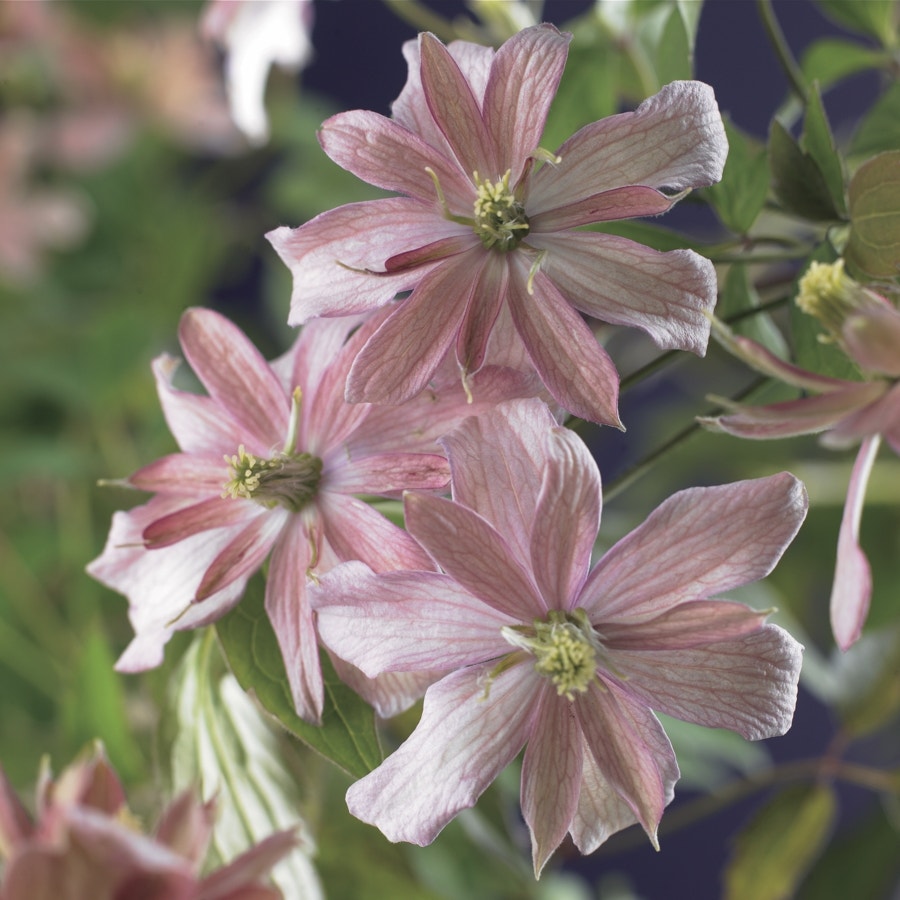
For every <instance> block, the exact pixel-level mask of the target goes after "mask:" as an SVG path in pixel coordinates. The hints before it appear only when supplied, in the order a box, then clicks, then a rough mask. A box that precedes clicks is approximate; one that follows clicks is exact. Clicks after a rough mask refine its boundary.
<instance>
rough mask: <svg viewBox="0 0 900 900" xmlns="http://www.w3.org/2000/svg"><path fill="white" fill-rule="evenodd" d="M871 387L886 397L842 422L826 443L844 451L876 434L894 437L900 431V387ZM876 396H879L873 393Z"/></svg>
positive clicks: (883, 383) (878, 384)
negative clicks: (844, 447)
mask: <svg viewBox="0 0 900 900" xmlns="http://www.w3.org/2000/svg"><path fill="white" fill-rule="evenodd" d="M867 384H868V385H869V386H871V387H872V388H873V389H874V388H876V387H881V388H882V389H883V390H884V391H885V393H884V394H883V395H882V396H880V397H877V399H875V400H874V401H873V402H872V403H870V404H869V405H861V406H860V407H859V408H858V409H856V410H855V411H854V412H852V413H850V415H848V416H847V418H845V419H842V420H841V421H840V422H838V423H837V424H836V425H835V426H834V428H832V429H831V431H830V432H829V433H828V434H826V435H823V436H822V443H824V444H828V445H830V446H834V447H841V446H846V445H847V444H848V443H855V442H856V441H857V440H859V438H867V437H870V436H871V435H873V434H891V433H892V432H895V431H896V430H897V429H900V383H896V384H893V385H891V384H890V383H889V382H887V381H880V380H879V381H872V382H868V383H867ZM873 393H876V392H875V391H874V390H873ZM860 394H862V392H860Z"/></svg>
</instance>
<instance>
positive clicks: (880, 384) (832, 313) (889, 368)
mask: <svg viewBox="0 0 900 900" xmlns="http://www.w3.org/2000/svg"><path fill="white" fill-rule="evenodd" d="M798 302H799V303H801V305H803V306H804V308H805V309H806V311H808V312H810V313H812V314H813V315H815V316H816V317H817V318H819V319H820V320H821V321H822V322H823V324H824V325H825V327H826V328H827V329H828V331H829V333H830V338H829V339H830V340H833V341H835V342H837V343H838V344H839V345H840V346H841V348H842V349H843V350H844V351H845V352H846V353H847V355H848V356H849V357H850V358H851V359H852V360H853V361H854V362H855V363H857V364H858V365H859V367H860V368H861V369H862V371H863V373H864V374H865V376H866V380H864V381H848V380H845V379H841V378H828V377H826V376H823V375H817V374H815V373H814V372H807V371H804V370H803V369H799V368H797V367H796V366H792V365H790V364H789V363H786V362H784V360H781V359H779V358H778V357H777V356H774V355H773V354H772V353H770V352H769V351H768V350H766V349H765V347H763V346H761V345H760V344H757V343H756V342H755V341H752V340H750V339H749V338H744V337H739V336H737V335H734V334H732V333H731V332H730V331H729V330H728V329H727V328H726V327H725V326H724V325H722V324H721V323H716V335H717V337H718V338H719V340H720V341H721V342H722V343H723V344H724V345H725V346H726V347H727V348H728V349H730V350H731V351H732V352H733V353H734V354H735V355H737V356H739V357H740V358H741V359H743V360H744V361H745V362H747V363H748V364H749V365H751V366H753V367H754V368H755V369H757V370H758V371H760V372H762V373H763V374H765V375H770V376H772V377H773V378H777V379H779V380H780V381H783V382H785V383H786V384H790V385H793V386H795V387H798V388H801V389H802V390H804V391H809V392H811V394H812V396H804V397H801V398H800V399H798V400H788V401H785V402H782V403H772V404H769V405H767V406H738V405H735V404H732V403H728V402H727V401H721V400H720V402H722V403H723V405H726V406H728V407H731V409H730V411H729V412H728V413H727V414H726V415H723V416H716V417H714V418H706V419H701V421H702V422H703V424H704V425H706V426H707V427H709V428H711V429H713V430H718V431H725V432H727V433H728V434H733V435H737V436H738V437H744V438H756V439H769V438H780V437H793V436H795V435H798V434H811V433H814V432H824V434H823V436H822V443H823V444H826V445H827V446H830V447H846V446H849V445H851V444H855V443H857V442H858V441H861V442H862V443H861V445H860V449H859V453H858V455H857V457H856V462H855V464H854V466H853V472H852V474H851V476H850V484H849V488H848V491H847V501H846V503H845V504H844V515H843V519H842V520H841V529H840V534H839V537H838V546H837V561H836V565H835V572H834V583H833V585H832V590H831V601H830V609H831V626H832V630H833V632H834V638H835V641H836V642H837V644H838V646H839V647H840V648H841V649H842V650H846V649H848V648H849V647H850V646H852V645H853V644H854V643H855V642H856V641H857V640H858V639H859V636H860V634H861V633H862V627H863V625H864V623H865V621H866V616H867V615H868V612H869V603H870V600H871V596H872V572H871V568H870V566H869V562H868V560H867V559H866V555H865V554H864V553H863V551H862V549H861V548H860V546H859V523H860V518H861V516H862V508H863V504H864V501H865V492H866V485H867V483H868V479H869V473H870V472H871V470H872V465H873V463H874V461H875V456H876V454H877V452H878V447H879V444H880V442H881V438H882V437H883V438H884V439H885V441H886V442H887V443H888V445H889V446H890V447H891V448H892V449H893V450H894V452H895V453H898V454H900V383H898V376H900V312H898V311H897V309H896V308H895V307H894V306H893V305H892V304H891V303H890V302H889V301H887V300H886V299H885V298H884V297H882V296H881V295H879V294H876V293H875V292H874V291H871V290H869V289H867V288H864V287H863V286H862V285H860V284H858V283H857V282H855V281H853V279H851V278H850V277H849V276H848V275H846V274H845V273H844V270H843V263H842V262H840V261H839V262H838V263H835V264H833V265H825V264H821V263H815V262H814V263H812V265H811V266H810V269H809V271H808V273H807V275H806V276H804V279H803V280H802V281H801V284H800V297H799V298H798Z"/></svg>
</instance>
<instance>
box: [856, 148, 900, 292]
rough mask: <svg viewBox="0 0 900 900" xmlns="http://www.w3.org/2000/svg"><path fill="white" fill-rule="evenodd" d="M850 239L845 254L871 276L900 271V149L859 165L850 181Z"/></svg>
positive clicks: (892, 276)
mask: <svg viewBox="0 0 900 900" xmlns="http://www.w3.org/2000/svg"><path fill="white" fill-rule="evenodd" d="M849 193H850V222H851V224H850V239H849V241H848V242H847V251H846V254H845V258H846V260H847V263H848V265H849V266H850V267H851V269H855V270H857V271H858V272H862V273H864V275H866V276H868V277H869V278H896V277H897V276H898V275H900V150H894V151H892V152H890V153H881V154H879V155H878V156H876V157H874V158H873V159H870V160H869V161H868V162H867V163H865V165H863V166H860V168H859V170H858V171H857V173H856V174H855V175H854V176H853V180H852V181H851V182H850V191H849Z"/></svg>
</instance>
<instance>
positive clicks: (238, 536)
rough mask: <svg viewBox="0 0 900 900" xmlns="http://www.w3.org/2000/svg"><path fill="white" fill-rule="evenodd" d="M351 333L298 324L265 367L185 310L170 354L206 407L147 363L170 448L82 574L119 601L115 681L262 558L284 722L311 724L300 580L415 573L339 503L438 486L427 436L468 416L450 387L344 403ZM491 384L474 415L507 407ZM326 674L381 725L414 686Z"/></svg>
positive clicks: (228, 602)
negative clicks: (125, 635) (194, 380)
mask: <svg viewBox="0 0 900 900" xmlns="http://www.w3.org/2000/svg"><path fill="white" fill-rule="evenodd" d="M358 324H359V320H358V319H349V320H348V319H343V320H337V319H332V320H322V321H321V322H315V323H311V324H310V325H309V326H307V327H306V328H304V329H303V331H302V333H301V334H300V337H299V338H298V340H297V341H296V343H295V344H294V347H293V349H292V350H291V351H290V352H289V353H288V354H286V355H285V356H284V357H282V358H281V359H279V360H277V361H276V362H274V363H273V364H272V365H269V363H267V362H266V361H265V360H264V359H263V357H262V356H261V355H260V353H259V352H258V351H257V350H256V348H255V347H254V346H253V345H252V344H251V343H250V341H249V340H248V339H247V338H246V337H245V336H244V334H243V333H242V332H241V331H240V330H239V329H238V328H237V327H236V326H234V325H233V324H231V323H230V322H228V321H227V320H226V319H225V318H223V317H222V316H220V315H218V314H217V313H214V312H212V311H210V310H202V309H193V310H189V311H188V312H186V313H185V315H184V316H183V318H182V320H181V326H180V330H179V336H180V339H181V345H182V347H183V349H184V353H185V356H186V357H187V359H188V361H189V362H190V364H191V366H192V368H193V369H194V372H195V373H196V374H197V377H198V378H199V379H200V381H201V382H202V384H203V385H204V387H205V388H206V389H207V391H208V392H209V396H208V397H204V396H199V395H197V394H192V393H185V392H182V391H179V390H176V389H175V388H174V387H173V386H172V382H171V379H172V375H173V372H174V370H175V368H176V367H177V361H176V360H175V359H173V358H171V357H169V356H165V355H164V356H161V357H159V358H157V359H156V361H155V362H154V371H155V373H156V379H157V387H158V390H159V396H160V401H161V403H162V406H163V411H164V413H165V416H166V420H167V421H168V424H169V427H170V429H171V431H172V433H173V434H174V436H175V438H176V440H177V441H178V443H179V445H180V447H181V450H182V452H181V453H176V454H173V455H171V456H166V457H164V458H162V459H160V460H158V461H157V462H154V463H151V464H150V465H148V466H146V467H145V468H143V469H141V470H140V471H138V472H136V473H135V474H134V475H132V476H131V477H130V478H129V479H128V480H127V484H129V485H131V486H133V487H136V488H139V489H141V490H145V491H154V492H155V494H156V495H155V496H154V497H153V498H152V499H151V500H150V502H149V503H147V504H145V505H143V506H138V507H137V508H135V509H132V510H130V511H129V512H120V513H116V514H115V516H114V517H113V523H112V529H111V531H110V535H109V538H108V540H107V544H106V548H105V549H104V551H103V553H102V555H101V556H100V557H99V558H98V559H96V560H94V561H93V562H92V563H91V564H90V565H89V566H88V572H89V573H90V574H91V575H93V576H94V577H95V578H97V579H98V580H100V581H102V582H103V583H104V584H106V585H108V586H109V587H111V588H113V589H114V590H117V591H119V592H121V593H123V594H125V595H126V596H127V597H128V598H129V601H130V616H131V621H132V624H133V626H134V629H135V632H136V636H135V638H134V640H133V641H132V642H131V644H130V645H129V646H128V648H127V649H126V650H125V652H124V654H123V655H122V657H121V658H120V659H119V661H118V663H117V668H118V669H119V670H120V671H125V672H133V671H140V670H143V669H148V668H152V667H153V666H157V665H159V664H160V662H161V661H162V658H163V647H164V645H165V644H166V642H167V641H168V640H169V638H170V637H171V635H172V633H173V632H174V631H176V630H184V629H190V628H197V627H199V626H201V625H205V624H207V623H209V622H212V621H214V620H216V619H218V618H220V617H221V616H223V615H224V614H225V613H226V612H227V611H228V610H230V609H231V608H232V607H233V606H234V605H235V604H236V603H237V602H238V601H239V600H240V598H241V596H242V594H243V592H244V588H245V586H246V583H247V580H248V578H249V577H250V576H251V575H252V574H253V573H254V572H255V571H256V570H257V569H259V568H260V566H262V564H263V562H264V561H265V560H266V558H267V557H271V559H270V563H269V570H268V580H267V585H266V610H267V612H268V614H269V617H270V619H271V622H272V626H273V628H274V630H275V632H276V634H277V635H278V640H279V643H280V646H281V650H282V654H283V656H284V661H285V666H286V669H287V673H288V678H289V680H290V685H291V690H292V693H293V698H294V703H295V705H296V707H297V710H298V712H299V714H300V715H302V716H304V717H305V718H307V719H308V720H311V721H317V720H318V719H319V717H320V715H321V711H322V702H323V684H322V674H321V670H320V666H319V655H318V645H317V640H316V632H315V627H314V622H313V616H312V611H311V609H310V607H309V604H308V603H307V599H306V589H307V583H308V578H309V577H311V575H312V574H314V573H317V572H324V571H326V570H327V569H328V568H329V567H330V566H332V565H334V564H335V563H336V562H339V561H344V560H363V561H364V562H365V563H367V564H368V565H369V566H371V567H372V568H373V569H375V570H376V571H382V570H385V569H398V568H421V567H426V568H427V567H428V566H429V561H428V558H427V556H426V555H425V554H424V552H423V551H422V550H421V548H420V547H419V546H418V545H417V544H416V543H415V541H413V540H412V539H411V538H410V537H409V536H408V535H407V534H406V532H404V531H403V530H402V529H400V528H398V527H396V526H395V525H392V524H391V523H390V522H389V521H388V520H387V519H385V518H384V517H383V516H382V515H381V514H380V513H378V512H376V511H375V510H374V509H373V508H372V507H371V506H369V505H368V504H366V503H364V502H363V501H362V500H359V499H357V498H356V497H355V496H354V495H356V494H370V495H371V494H375V495H392V494H393V495H399V492H400V491H402V490H403V489H405V488H409V487H417V488H421V489H431V488H443V487H445V486H446V485H447V482H448V480H449V475H450V472H449V467H448V465H447V461H446V459H445V458H444V456H443V455H442V454H441V453H440V452H439V450H440V448H439V447H438V446H437V445H436V444H435V443H434V439H435V437H436V436H437V435H439V434H441V433H442V432H443V430H445V429H446V428H447V427H450V426H452V425H453V424H455V423H456V422H457V421H459V419H460V417H461V416H463V415H469V414H471V412H472V406H470V405H468V404H467V403H466V398H465V396H464V395H463V393H462V391H461V390H460V389H459V387H458V386H457V385H454V386H453V390H447V391H445V392H443V393H442V394H433V393H432V394H429V395H424V394H423V395H422V397H421V399H419V400H417V401H416V402H415V403H414V404H411V405H407V406H405V407H371V406H368V405H350V404H347V403H345V402H344V399H343V392H344V381H345V379H346V376H347V370H348V369H349V367H350V363H351V362H352V360H353V358H354V356H355V355H356V353H357V352H358V350H359V347H360V346H362V344H363V343H364V342H365V340H366V339H367V337H368V336H369V335H370V334H371V332H372V330H374V328H375V327H376V326H377V324H378V320H377V319H373V320H372V321H370V322H369V323H367V324H364V325H363V326H361V327H360V328H359V329H358V330H357V331H356V332H355V333H354V334H353V335H352V336H351V337H349V339H348V334H349V333H350V332H351V331H352V330H353V328H354V327H355V326H357V325H358ZM493 384H494V385H497V384H499V388H498V389H497V390H499V391H500V393H497V392H496V391H495V390H494V389H493V388H492V387H491V386H488V387H487V388H486V390H485V391H484V396H485V403H487V404H488V405H490V404H491V403H495V402H497V400H498V399H504V397H505V396H509V394H508V393H507V394H504V393H503V392H504V391H506V390H507V388H508V386H509V385H508V383H507V382H505V381H504V380H503V379H502V378H500V377H498V378H497V379H494V381H493ZM510 384H512V386H513V388H515V387H516V383H515V380H514V379H513V381H512V382H510ZM478 408H479V409H480V407H478ZM476 411H477V409H476ZM341 674H342V676H343V677H345V678H346V679H347V680H349V681H350V682H351V684H352V685H353V686H354V687H355V688H356V689H357V690H359V691H360V692H361V693H363V694H364V695H365V696H366V698H367V699H368V700H369V702H371V703H373V704H374V705H375V706H376V708H378V709H379V711H380V712H382V713H383V714H393V713H396V712H397V711H399V708H402V704H403V703H409V702H411V700H412V699H413V698H414V696H415V695H418V694H420V693H421V690H422V689H423V687H424V684H421V683H420V684H417V685H413V684H410V685H408V686H407V690H413V692H414V693H413V696H412V697H408V696H406V695H405V694H404V689H403V686H402V685H401V684H399V683H397V682H396V679H389V680H388V682H387V683H384V684H371V683H368V681H367V680H366V679H363V680H360V679H359V678H358V677H357V678H356V679H355V680H354V676H353V673H351V672H344V671H342V672H341ZM356 675H357V676H358V673H356ZM398 704H400V706H398Z"/></svg>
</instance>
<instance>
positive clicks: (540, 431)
mask: <svg viewBox="0 0 900 900" xmlns="http://www.w3.org/2000/svg"><path fill="white" fill-rule="evenodd" d="M445 445H446V447H447V451H448V455H449V458H450V465H451V469H452V471H453V500H446V499H443V498H440V497H435V496H428V495H425V494H407V495H406V516H407V527H408V528H409V531H410V533H411V534H413V535H414V536H415V537H416V539H417V540H418V541H419V542H420V543H421V544H422V545H423V546H424V547H425V548H426V549H427V550H428V552H429V554H430V555H431V556H432V557H433V559H434V560H435V562H436V563H437V564H438V565H439V566H440V567H441V569H442V570H443V571H442V572H389V573H385V574H381V575H378V574H375V573H373V572H371V571H370V570H368V569H367V568H366V567H365V566H364V565H362V564H361V563H348V564H347V565H345V566H339V567H337V568H335V569H334V570H333V571H332V572H330V573H329V574H328V575H326V576H325V577H324V578H323V579H322V583H321V585H320V587H319V588H316V589H314V592H313V598H312V599H313V604H314V605H315V607H316V609H317V611H318V616H319V628H320V634H321V635H322V639H323V641H324V642H325V643H326V644H327V645H328V646H329V647H331V648H332V650H334V651H335V652H336V653H338V654H339V655H341V656H343V657H344V658H346V659H348V660H350V661H352V662H353V664H354V665H357V666H359V667H360V668H361V669H362V670H363V671H364V672H366V673H367V674H368V675H375V674H376V673H380V672H401V671H406V670H415V669H416V668H419V667H421V666H422V665H426V664H427V665H428V666H430V667H432V668H439V669H442V670H443V671H444V672H445V673H446V674H445V677H444V678H443V679H441V680H440V681H438V682H436V683H435V684H433V685H432V686H431V687H429V689H428V691H427V693H426V694H425V705H424V709H423V712H422V718H421V721H420V722H419V725H418V727H417V728H416V730H415V731H414V733H413V734H412V735H411V736H410V738H409V739H408V740H407V741H406V742H405V743H404V744H403V745H402V746H401V747H400V748H399V749H398V750H397V751H396V752H395V753H394V754H393V755H392V756H390V757H389V758H388V759H387V760H385V762H384V763H382V765H381V766H379V767H378V768H377V769H376V770H375V771H373V772H372V773H371V774H369V775H368V776H366V777H365V778H363V779H362V780H361V781H359V782H357V783H356V784H354V785H353V786H352V787H351V788H350V789H349V791H348V792H347V802H348V805H349V807H350V811H351V812H352V813H353V814H354V815H356V816H358V817H359V818H361V819H363V820H364V821H366V822H370V823H372V824H374V825H377V826H378V827H379V828H380V829H381V830H382V831H383V832H384V834H385V835H386V836H387V837H388V838H389V839H390V840H392V841H398V840H405V841H411V842H413V843H416V844H427V843H429V842H431V841H432V840H433V839H434V837H435V836H436V835H437V834H438V832H439V831H440V830H441V828H443V826H444V825H446V824H447V822H448V821H450V819H452V818H453V816H454V815H456V813H457V812H459V811H460V810H461V809H464V808H466V807H469V806H472V805H473V804H474V803H475V801H476V800H477V798H478V797H479V796H480V795H481V793H482V792H483V791H484V790H485V789H486V788H487V786H488V785H489V784H490V782H491V781H492V780H493V779H494V778H496V777H497V775H498V774H499V773H500V771H501V770H502V769H503V768H504V767H505V766H506V765H507V764H508V763H509V762H510V761H511V760H512V759H513V758H514V757H515V756H516V755H517V754H518V753H519V751H520V750H521V749H522V747H523V746H525V748H526V749H525V757H524V763H523V767H522V792H521V802H522V810H523V813H524V817H525V821H526V822H527V823H528V827H529V828H530V830H531V835H532V847H533V858H534V868H535V873H536V874H539V873H540V871H541V869H542V867H543V866H544V864H545V863H546V861H547V859H548V858H549V857H550V855H551V854H552V853H553V851H554V850H555V849H556V847H557V846H558V845H559V843H560V842H561V841H562V839H563V838H564V837H565V835H566V832H569V833H570V834H571V835H572V838H573V839H574V841H575V844H576V845H577V846H578V848H579V849H580V850H581V851H582V852H583V853H589V852H591V851H593V850H594V849H596V847H598V846H599V845H600V844H601V843H602V842H603V841H605V840H606V839H607V838H608V837H609V836H610V835H611V834H613V833H614V832H616V831H618V830H619V829H621V828H624V827H625V826H627V825H630V824H632V823H634V822H640V824H641V825H642V826H643V827H644V829H645V830H646V832H647V834H648V835H649V837H650V839H651V841H653V843H654V844H655V843H656V830H657V826H658V824H659V821H660V818H661V816H662V813H663V809H664V807H665V806H666V804H667V803H668V802H669V801H670V800H671V798H672V794H673V786H674V784H675V781H676V780H677V778H678V767H677V764H676V761H675V757H674V754H673V752H672V747H671V745H670V744H669V741H668V738H667V737H666V735H665V732H664V731H663V729H662V726H661V725H660V724H659V722H658V720H657V719H656V718H655V716H654V715H653V713H652V712H651V709H656V710H660V711H661V712H665V713H667V714H669V715H674V716H677V717H679V718H682V719H686V720H688V721H691V722H697V723H699V724H702V725H707V726H710V727H713V728H730V729H732V730H733V731H737V732H739V733H740V734H742V735H744V736H745V737H747V738H750V739H753V740H755V739H759V738H765V737H770V736H772V735H776V734H781V733H783V732H784V731H785V730H787V728H788V727H789V726H790V723H791V718H792V715H793V710H794V704H795V701H796V691H797V680H798V677H799V672H800V651H801V648H800V645H799V644H797V642H796V641H794V640H793V639H792V638H791V637H790V636H789V635H788V634H787V633H786V632H785V631H783V630H782V629H780V628H778V627H776V626H773V625H766V624H764V620H765V618H766V613H764V612H762V613H761V612H757V611H755V610H753V609H750V608H749V607H746V606H744V605H742V604H738V603H733V602H729V601H727V600H710V599H708V598H709V597H710V596H711V595H713V594H719V593H721V592H724V591H728V590H730V589H732V588H735V587H738V586H740V585H743V584H747V583H749V582H751V581H754V580H756V579H758V578H762V577H764V576H765V575H767V574H768V573H769V572H770V571H771V569H772V567H773V566H774V565H775V563H776V562H777V560H778V559H779V557H780V556H781V554H782V552H783V550H784V549H785V547H786V546H787V544H788V543H789V542H790V540H791V539H792V538H793V536H794V534H795V533H796V531H797V529H798V528H799V526H800V523H801V522H802V520H803V517H804V515H805V511H806V496H805V491H804V489H803V486H802V484H800V482H798V481H797V479H795V478H794V477H793V476H791V475H789V474H786V473H784V474H781V475H776V476H773V477H771V478H763V479H759V480H756V481H744V482H739V483H737V484H730V485H724V486H721V487H711V488H696V489H692V490H686V491H682V492H681V493H678V494H676V495H674V496H673V497H670V498H669V499H668V500H667V501H666V502H665V503H663V504H662V505H661V506H660V507H659V508H658V509H656V510H655V511H654V512H653V513H652V514H651V515H650V517H649V518H648V519H647V520H646V521H645V522H644V524H643V525H641V526H640V527H639V528H637V529H636V530H635V531H633V532H632V533H631V534H629V535H628V536H627V537H625V538H623V539H622V540H621V541H619V542H618V543H617V544H616V545H615V546H614V547H613V548H612V549H611V550H610V551H609V552H608V553H607V554H606V555H605V556H604V557H603V558H602V559H601V560H600V561H599V563H598V564H597V565H596V566H595V567H594V568H593V569H592V570H591V569H590V562H591V551H592V548H593V546H594V541H595V538H596V536H597V530H598V527H599V522H600V507H601V497H600V477H599V473H598V472H597V468H596V465H595V463H594V461H593V460H592V459H591V457H590V454H589V453H588V451H587V449H586V447H585V446H584V444H583V443H582V442H581V441H580V440H579V439H578V437H577V436H576V435H575V434H574V433H573V432H571V431H568V430H566V429H563V428H559V427H555V423H554V422H553V420H552V419H551V417H550V416H549V415H548V413H547V411H546V408H544V407H543V406H542V405H541V404H540V403H539V402H538V401H533V400H527V401H519V402H516V403H510V404H504V405H503V406H501V407H499V408H498V410H497V411H496V412H495V413H494V414H493V415H491V416H479V417H477V418H470V419H467V420H466V421H465V422H464V423H463V424H462V425H461V426H460V427H459V428H458V429H456V430H455V431H454V432H452V433H451V434H450V435H448V436H447V437H446V438H445Z"/></svg>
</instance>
